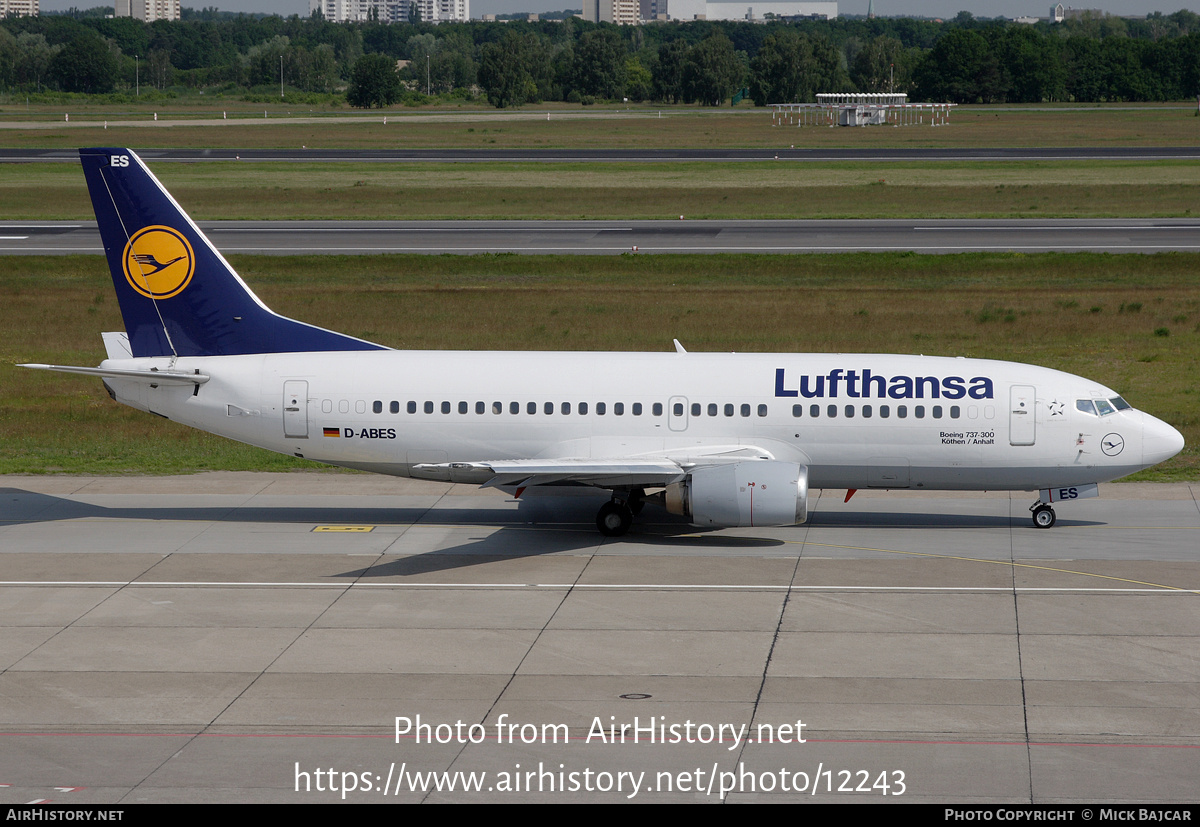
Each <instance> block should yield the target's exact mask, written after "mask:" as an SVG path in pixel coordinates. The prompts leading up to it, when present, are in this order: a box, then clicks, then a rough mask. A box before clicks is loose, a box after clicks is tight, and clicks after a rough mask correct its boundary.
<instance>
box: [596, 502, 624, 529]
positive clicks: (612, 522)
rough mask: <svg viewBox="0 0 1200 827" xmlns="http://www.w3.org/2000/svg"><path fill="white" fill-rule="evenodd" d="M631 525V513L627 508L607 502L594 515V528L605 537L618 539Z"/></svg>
mask: <svg viewBox="0 0 1200 827" xmlns="http://www.w3.org/2000/svg"><path fill="white" fill-rule="evenodd" d="M631 525H633V512H632V511H631V510H630V509H629V506H627V505H624V504H620V503H615V502H607V503H605V504H604V505H602V506H600V510H599V511H598V512H597V513H596V528H598V529H600V533H601V534H603V535H604V536H605V537H620V536H621V535H622V534H624V533H625V532H626V531H629V527H630V526H631Z"/></svg>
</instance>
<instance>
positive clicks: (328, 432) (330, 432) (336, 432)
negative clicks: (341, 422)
mask: <svg viewBox="0 0 1200 827" xmlns="http://www.w3.org/2000/svg"><path fill="white" fill-rule="evenodd" d="M322 430H323V432H324V433H325V436H341V435H342V431H341V429H340V428H323V429H322Z"/></svg>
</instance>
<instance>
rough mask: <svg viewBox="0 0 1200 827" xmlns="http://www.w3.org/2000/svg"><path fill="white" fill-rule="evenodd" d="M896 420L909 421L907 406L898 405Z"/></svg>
mask: <svg viewBox="0 0 1200 827" xmlns="http://www.w3.org/2000/svg"><path fill="white" fill-rule="evenodd" d="M896 418H897V419H908V406H907V405H897V406H896Z"/></svg>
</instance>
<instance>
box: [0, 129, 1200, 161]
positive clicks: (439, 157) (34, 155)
mask: <svg viewBox="0 0 1200 827" xmlns="http://www.w3.org/2000/svg"><path fill="white" fill-rule="evenodd" d="M189 123H190V125H193V126H194V125H196V124H195V122H188V121H180V122H178V125H181V126H185V125H189ZM241 123H246V122H245V121H242V122H241ZM256 123H262V122H261V121H257V122H256ZM396 123H397V124H400V123H402V121H396ZM92 125H94V124H92ZM397 129H402V126H397ZM793 140H796V139H795V137H794V135H793V133H789V132H786V131H785V132H781V134H780V143H781V144H782V143H784V142H785V141H793ZM136 149H137V153H138V155H139V156H140V157H141V159H142V160H143V161H145V162H146V163H148V164H155V163H159V162H182V163H198V162H203V161H254V162H267V161H278V162H286V163H294V162H306V161H307V162H312V161H319V162H330V163H333V162H351V163H478V162H529V163H538V162H554V163H567V162H578V163H641V162H644V163H656V162H709V163H726V162H744V161H777V160H778V161H799V162H806V161H807V162H814V161H820V162H829V161H860V162H864V161H865V162H872V161H879V162H888V163H892V162H898V161H1103V160H1108V161H1114V160H1126V161H1127V160H1143V161H1153V160H1164V159H1174V160H1179V159H1200V147H1196V146H1161V147H1142V146H1138V147H885V148H878V147H813V148H806V147H801V148H799V149H797V148H795V147H794V146H790V145H789V146H786V147H785V146H780V147H778V148H770V147H766V148H757V149H731V148H726V147H713V148H708V149H695V148H687V147H681V148H677V149H639V148H624V149H576V148H572V147H546V148H537V147H529V148H520V147H509V148H474V149H461V148H460V149H455V148H446V149H341V148H322V147H312V148H308V147H292V148H275V149H236V148H235V149H224V148H214V149H192V148H187V147H180V148H168V149H143V148H136ZM0 163H71V164H77V163H79V153H78V151H76V150H74V149H36V148H34V149H28V148H21V149H6V148H0Z"/></svg>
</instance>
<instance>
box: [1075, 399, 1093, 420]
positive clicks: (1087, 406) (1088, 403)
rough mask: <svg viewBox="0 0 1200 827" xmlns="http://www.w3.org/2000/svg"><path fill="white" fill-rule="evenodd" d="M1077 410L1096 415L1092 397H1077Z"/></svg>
mask: <svg viewBox="0 0 1200 827" xmlns="http://www.w3.org/2000/svg"><path fill="white" fill-rule="evenodd" d="M1075 410H1077V411H1083V412H1084V413H1085V414H1091V415H1092V416H1095V415H1096V406H1095V405H1093V404H1092V400H1090V399H1076V400H1075Z"/></svg>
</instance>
